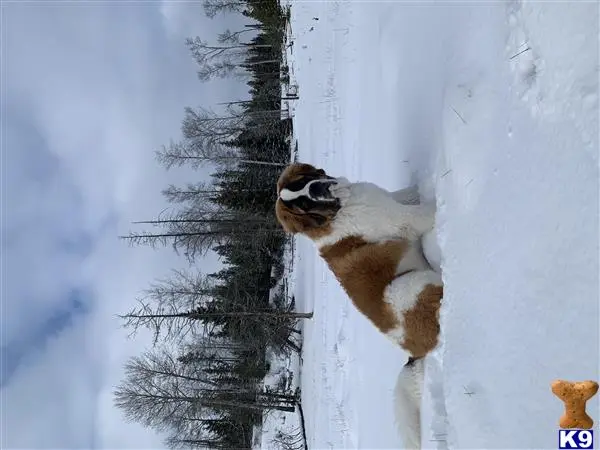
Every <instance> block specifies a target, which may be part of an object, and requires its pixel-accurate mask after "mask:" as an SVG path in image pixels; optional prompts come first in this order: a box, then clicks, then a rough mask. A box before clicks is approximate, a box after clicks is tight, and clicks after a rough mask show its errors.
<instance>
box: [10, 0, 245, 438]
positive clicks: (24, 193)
mask: <svg viewBox="0 0 600 450" xmlns="http://www.w3.org/2000/svg"><path fill="white" fill-rule="evenodd" d="M2 12H3V17H2V21H3V23H2V29H3V35H2V58H3V60H2V65H1V66H2V69H1V70H2V148H1V150H2V152H1V154H2V211H1V212H2V216H1V217H2V221H1V231H2V234H1V239H2V240H1V242H2V272H1V274H2V279H1V300H2V314H1V325H2V335H1V336H2V340H1V345H0V349H1V352H2V367H1V370H0V389H1V391H0V393H1V396H2V410H3V411H2V447H3V448H64V449H67V448H90V447H94V448H158V447H161V441H160V437H159V436H156V435H155V434H154V433H152V432H151V431H148V430H145V429H142V428H141V427H139V426H138V425H137V424H128V423H125V422H124V421H123V419H122V416H121V413H120V411H118V410H116V409H115V408H114V407H113V405H112V391H113V388H114V386H115V385H116V384H117V383H118V382H119V380H120V379H121V376H122V365H123V363H124V361H125V360H126V359H127V358H128V357H129V356H131V355H133V354H138V353H140V352H141V351H143V349H144V346H145V345H147V343H148V340H147V336H145V335H143V334H142V335H140V336H139V337H138V338H136V339H135V340H128V339H127V332H126V331H124V330H122V329H121V328H120V323H119V322H118V320H116V319H115V315H116V314H118V313H123V312H125V311H127V310H128V309H129V307H130V306H132V305H133V302H134V300H135V297H136V295H137V294H139V292H140V291H141V290H142V289H144V288H146V287H148V284H149V283H150V282H151V281H152V280H153V279H155V278H157V277H163V276H165V275H166V274H167V273H168V271H169V270H170V269H171V268H173V267H179V266H181V265H182V264H184V262H183V261H181V260H180V259H178V258H177V257H176V256H175V255H174V254H173V253H172V251H171V250H170V249H166V250H164V251H153V250H150V249H147V248H130V247H128V246H127V245H126V244H125V243H123V242H122V241H119V240H118V239H117V236H118V235H121V234H126V233H127V232H128V231H129V229H130V225H129V224H130V222H131V221H133V220H143V219H148V218H151V217H153V216H155V215H156V214H157V213H158V212H159V211H160V210H161V209H162V208H164V206H165V204H164V202H163V199H162V198H161V195H160V191H161V189H163V188H164V187H166V186H167V185H168V183H183V182H186V181H195V180H196V179H197V178H198V177H200V176H202V174H199V173H191V172H189V171H187V170H185V169H181V170H178V171H177V170H176V171H172V172H165V171H164V170H163V169H162V168H160V167H159V166H158V165H157V164H156V162H155V160H154V150H156V149H159V148H160V146H161V145H162V144H166V143H168V141H169V140H170V139H172V138H174V139H177V138H178V137H179V132H180V121H181V118H182V113H183V108H184V106H197V105H211V104H214V103H216V102H222V101H226V100H228V99H237V98H239V97H240V96H244V95H245V90H246V89H245V87H244V86H242V85H238V84H231V83H230V82H228V81H218V82H211V83H209V84H206V85H202V84H201V83H200V82H199V81H198V80H197V77H196V74H195V66H194V63H193V61H192V60H191V58H190V57H189V55H188V52H187V49H186V48H185V46H184V45H183V42H184V39H185V38H186V37H187V36H193V35H200V36H202V37H203V38H211V37H212V36H214V35H215V34H216V33H217V32H218V31H223V30H224V29H225V28H227V27H229V28H234V29H235V28H236V26H237V25H239V19H238V18H235V17H233V18H232V17H221V18H217V19H214V20H210V19H207V18H205V17H204V16H203V13H202V9H201V7H200V3H183V2H168V1H165V2H149V3H144V4H141V3H137V4H131V3H129V4H122V3H121V4H119V3H117V2H107V3H81V4H77V5H75V4H69V3H51V2H48V3H25V4H17V3H12V4H8V5H4V6H3V7H2Z"/></svg>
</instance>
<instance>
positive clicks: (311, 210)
mask: <svg viewBox="0 0 600 450" xmlns="http://www.w3.org/2000/svg"><path fill="white" fill-rule="evenodd" d="M335 183H337V180H336V179H335V178H334V177H331V176H329V175H327V174H326V173H325V171H324V170H323V169H317V168H316V167H314V166H311V165H310V164H299V163H295V164H291V165H290V166H288V167H287V168H286V169H285V170H284V171H283V173H282V174H281V175H280V176H279V180H277V203H276V205H275V212H276V214H277V220H279V223H280V224H281V225H282V226H283V228H284V229H285V230H286V231H287V232H289V233H305V234H306V233H308V234H311V232H314V231H316V230H321V231H324V230H325V229H326V228H327V226H328V225H329V224H330V223H331V221H332V220H333V218H334V217H335V215H336V214H337V212H338V211H339V209H340V201H339V199H337V198H336V197H334V195H333V194H332V193H331V192H330V189H329V188H330V187H331V185H332V184H335Z"/></svg>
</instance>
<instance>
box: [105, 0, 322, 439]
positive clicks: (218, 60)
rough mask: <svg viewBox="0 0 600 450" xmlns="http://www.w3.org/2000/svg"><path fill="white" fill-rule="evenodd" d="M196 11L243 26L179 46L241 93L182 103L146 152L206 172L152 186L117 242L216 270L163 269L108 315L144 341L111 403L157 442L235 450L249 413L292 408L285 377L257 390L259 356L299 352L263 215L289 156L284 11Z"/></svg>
mask: <svg viewBox="0 0 600 450" xmlns="http://www.w3.org/2000/svg"><path fill="white" fill-rule="evenodd" d="M204 11H205V13H206V14H207V16H209V17H215V16H216V15H218V14H222V13H227V14H231V13H236V14H242V15H243V16H245V17H246V18H247V19H248V23H247V25H245V26H244V27H243V29H240V30H225V31H223V33H221V34H220V35H218V36H217V38H216V39H215V41H214V42H209V41H206V40H203V39H202V38H200V37H193V38H189V39H188V40H187V41H186V45H187V46H188V48H189V50H190V53H191V56H192V57H193V58H194V60H195V61H196V63H197V64H198V77H199V79H200V81H206V80H210V79H213V78H216V77H218V78H231V79H232V80H244V81H245V82H246V83H247V85H248V87H249V97H248V98H247V99H242V100H236V101H229V102H228V103H224V104H221V105H217V106H220V108H219V109H218V110H215V109H211V108H205V107H199V108H192V107H188V108H186V109H185V113H184V118H183V122H182V127H181V131H182V137H181V139H180V140H178V141H174V142H171V143H170V144H169V145H166V146H164V147H163V148H162V150H160V151H159V152H157V160H158V162H159V163H160V164H162V165H163V166H164V167H165V168H166V169H167V170H168V169H170V168H172V167H175V166H181V165H188V166H190V167H192V168H201V167H202V168H206V167H208V168H211V169H212V171H213V173H212V175H211V178H210V180H204V181H199V182H192V181H191V182H188V183H186V184H183V185H181V186H175V185H171V186H168V187H166V188H165V189H164V191H163V194H164V196H165V198H166V199H167V200H168V202H169V203H170V204H171V205H172V207H171V208H169V210H168V211H166V212H163V213H161V214H159V215H158V217H156V218H155V219H152V220H145V221H140V222H136V223H135V226H136V227H141V231H135V232H132V233H130V234H129V235H128V236H124V237H123V239H125V240H127V241H129V242H130V243H131V244H133V245H150V246H154V247H155V246H171V247H172V248H173V250H174V251H176V252H177V253H178V254H181V255H183V256H185V258H187V260H188V261H189V262H190V267H196V266H198V267H201V266H202V262H201V261H202V258H203V257H204V256H205V255H207V253H209V254H211V255H215V254H216V255H218V257H219V258H220V260H221V262H222V263H223V266H222V267H223V268H222V269H221V270H219V271H218V272H217V273H211V274H207V273H203V272H201V271H197V270H190V271H174V272H173V273H172V274H171V275H170V276H168V277H167V278H165V279H163V280H158V281H156V282H155V283H154V284H152V285H151V286H150V287H149V288H148V289H147V290H146V291H145V292H144V293H143V295H142V296H141V297H140V298H139V299H138V306H137V307H136V308H134V309H132V310H131V311H128V312H127V313H125V314H123V315H122V316H121V319H122V320H123V323H124V325H125V326H126V327H128V328H129V329H131V331H132V332H135V331H136V330H138V329H140V328H145V329H149V330H150V331H151V332H152V333H153V336H154V347H153V349H152V350H151V351H149V352H147V353H144V354H143V355H141V356H139V357H136V358H133V359H131V360H130V361H129V362H128V363H127V366H126V377H125V379H124V380H123V381H122V382H121V384H120V385H119V386H118V387H117V389H116V391H115V402H116V405H117V406H118V407H119V408H120V409H121V410H122V411H123V412H124V414H125V416H126V417H127V418H128V419H129V420H133V421H137V422H140V423H142V424H144V425H145V426H148V427H152V428H154V429H155V430H158V431H160V432H163V433H165V434H166V436H167V440H166V445H167V446H168V447H169V448H199V447H202V448H218V449H223V448H249V447H250V446H251V440H252V434H253V427H254V426H256V425H260V423H261V421H262V417H263V413H265V412H266V411H271V410H280V411H289V412H292V411H295V407H296V404H297V400H298V393H297V392H296V391H292V390H290V388H288V387H286V386H289V383H285V382H282V383H277V386H265V385H264V383H263V379H264V377H265V375H266V374H267V372H268V371H269V368H270V361H269V360H268V357H267V355H270V354H275V355H279V356H280V357H285V356H289V355H290V354H291V353H292V352H297V351H299V350H300V347H299V345H300V339H299V337H300V336H299V335H300V332H299V330H298V321H299V319H302V318H309V317H311V314H310V313H308V314H306V313H297V312H295V305H294V300H293V297H292V296H290V295H289V294H288V292H287V289H286V284H285V280H284V279H282V277H283V274H284V252H285V249H286V248H289V247H287V246H286V244H289V242H287V239H288V237H287V236H286V235H285V234H284V232H283V230H282V229H281V228H280V226H279V225H278V224H277V221H276V219H275V215H274V204H275V200H276V193H275V188H274V186H275V183H276V180H277V177H278V175H279V173H280V172H281V170H282V168H283V167H284V166H285V165H286V164H288V163H289V161H290V155H291V149H290V137H291V131H292V125H291V119H289V118H282V115H281V103H282V89H281V84H282V82H281V80H282V72H285V67H283V66H284V63H283V57H282V55H283V51H282V47H283V41H284V35H285V25H286V20H287V19H286V11H283V10H282V9H281V8H280V5H279V4H278V2H277V0H206V1H205V2H204Z"/></svg>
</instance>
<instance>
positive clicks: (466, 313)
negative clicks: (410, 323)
mask: <svg viewBox="0 0 600 450" xmlns="http://www.w3.org/2000/svg"><path fill="white" fill-rule="evenodd" d="M291 13H292V24H291V33H292V34H291V40H292V41H293V46H292V47H291V48H290V49H289V50H288V55H287V57H288V61H289V63H290V64H291V65H292V77H293V80H295V82H297V84H298V86H299V96H300V99H299V100H297V101H296V102H295V103H294V105H293V106H294V124H295V134H296V137H297V139H298V142H299V159H300V160H301V161H306V162H310V163H313V164H315V165H318V166H321V167H323V168H325V169H326V170H328V171H329V172H331V173H334V174H338V175H344V176H346V177H348V178H350V179H354V180H359V179H360V180H368V181H373V182H376V183H378V184H380V185H381V186H383V187H385V188H387V189H390V190H395V189H400V188H403V187H405V186H407V185H408V184H410V183H411V182H412V181H416V182H418V183H419V186H420V188H421V191H422V194H423V195H424V196H425V197H428V198H433V197H435V199H436V201H437V205H438V214H437V226H436V230H437V237H438V242H439V245H440V248H441V253H442V272H443V278H444V283H445V295H444V306H443V309H442V331H443V335H442V338H443V339H442V343H441V344H440V347H439V348H438V349H437V350H436V352H435V353H434V354H433V355H432V356H431V357H430V358H429V360H428V362H427V364H428V375H427V380H426V393H425V400H424V413H423V421H424V426H423V444H424V446H425V447H431V448H434V447H441V448H444V447H449V448H556V442H557V431H556V429H557V422H558V418H559V416H560V414H561V412H562V404H561V403H560V401H559V400H558V399H557V398H555V397H554V396H553V395H552V394H551V393H550V388H549V385H550V383H551V381H552V380H553V379H555V378H566V379H573V380H582V379H596V380H598V378H600V377H599V372H600V367H599V356H598V355H599V354H600V348H599V335H598V325H599V294H600V293H599V262H598V252H599V245H598V225H599V221H598V213H599V194H598V192H599V191H598V189H599V186H598V170H599V167H598V118H599V117H598V59H599V56H598V52H599V49H598V32H599V27H598V4H597V3H584V2H577V3H572V2H569V3H541V2H506V3H487V4H478V5H475V4H464V5H459V4H458V3H446V2H444V3H442V2H440V3H427V4H419V3H413V4H409V3H389V2H385V3H384V2H381V3H379V2H377V3H376V2H340V1H328V2H292V9H291ZM315 18H318V20H315ZM295 259H296V260H295V271H294V278H295V283H296V284H295V286H296V287H295V292H296V299H297V302H298V303H299V308H300V309H301V310H311V309H313V308H314V312H315V317H314V319H313V320H311V321H306V322H305V325H304V352H303V361H304V363H303V366H302V377H301V388H302V398H303V403H304V409H305V414H306V426H307V432H308V437H309V447H310V448H313V449H322V448H398V447H400V445H401V440H400V439H399V438H398V436H397V435H396V431H395V427H394V424H393V418H392V405H391V393H392V389H393V386H394V382H395V378H396V376H397V374H398V372H399V370H400V368H401V366H402V365H403V363H404V362H405V359H406V355H404V354H403V352H402V351H401V350H400V349H399V348H396V347H394V346H393V345H392V344H391V343H390V342H388V341H387V339H385V338H384V337H383V336H382V335H380V334H379V333H378V332H377V331H376V330H375V328H374V327H373V326H372V325H371V324H370V323H368V322H367V320H366V319H364V318H363V317H362V316H361V315H360V314H359V313H357V312H356V311H355V309H354V307H353V306H352V305H351V303H350V302H349V301H348V300H347V298H346V296H345V295H344V293H343V291H342V290H341V288H340V287H339V286H338V284H337V282H336V281H335V279H334V278H333V276H332V275H331V273H330V272H329V270H328V269H327V267H326V266H325V265H324V263H323V262H322V261H321V260H320V258H319V257H318V256H317V253H316V251H315V249H314V248H313V246H312V244H311V243H310V242H309V241H307V240H306V239H303V238H298V241H297V252H296V258H295ZM598 398H599V396H596V397H595V399H593V401H592V402H590V403H589V406H588V411H589V412H590V413H591V415H592V416H593V417H594V418H595V420H596V422H597V423H598V422H599V421H600V414H599V410H598V409H599V408H598V405H599V403H598ZM598 438H600V436H599V437H597V439H598Z"/></svg>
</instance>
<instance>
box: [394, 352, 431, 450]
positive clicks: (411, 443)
mask: <svg viewBox="0 0 600 450" xmlns="http://www.w3.org/2000/svg"><path fill="white" fill-rule="evenodd" d="M424 378H425V362H424V359H423V358H421V359H418V360H416V361H415V362H414V363H413V364H412V365H411V366H404V367H403V368H402V370H401V371H400V373H399V374H398V378H397V380H396V386H395V388H394V399H393V402H394V419H395V421H396V426H397V428H398V433H399V434H400V437H401V438H402V442H403V443H404V448H406V449H420V448H421V397H422V391H423V380H424Z"/></svg>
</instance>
